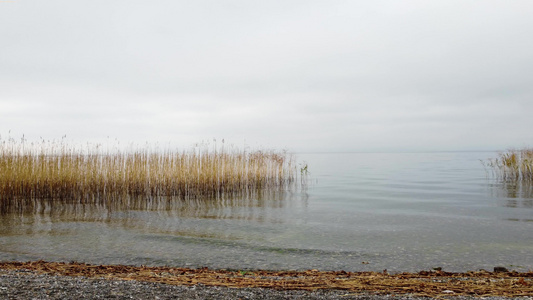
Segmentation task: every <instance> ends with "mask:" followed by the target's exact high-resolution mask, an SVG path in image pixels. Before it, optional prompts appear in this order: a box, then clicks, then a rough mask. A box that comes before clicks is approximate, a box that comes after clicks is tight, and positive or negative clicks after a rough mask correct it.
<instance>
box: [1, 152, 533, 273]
mask: <svg viewBox="0 0 533 300" xmlns="http://www.w3.org/2000/svg"><path fill="white" fill-rule="evenodd" d="M496 155H497V154H496V153H494V152H442V153H312V154H311V153H302V154H297V156H296V157H297V159H298V161H301V162H305V163H307V164H308V166H309V167H308V170H309V172H310V176H309V182H308V186H307V188H304V189H302V188H296V189H294V190H290V191H272V192H266V193H264V194H261V195H257V196H256V197H253V198H248V199H221V200H219V201H214V200H211V199H204V200H195V201H192V200H191V201H173V200H167V201H160V202H157V201H154V203H152V204H151V205H146V207H130V208H125V207H108V206H106V205H88V204H86V205H82V204H75V203H73V204H67V205H60V206H59V207H58V204H54V203H53V202H52V203H43V204H39V205H38V207H37V208H36V209H34V211H31V212H26V213H6V214H3V215H0V222H1V227H0V260H21V261H26V260H38V259H43V260H48V261H78V262H87V263H95V264H134V265H141V264H143V265H151V266H152V265H170V266H179V267H204V266H206V267H210V268H230V269H239V270H241V269H298V270H300V269H319V270H346V271H369V270H372V271H382V270H384V269H387V270H388V271H391V272H400V271H411V272H412V271H420V270H429V269H432V268H435V267H441V268H443V270H446V271H456V272H458V271H469V270H479V269H486V270H492V268H493V267H494V266H504V267H506V268H509V269H515V270H518V271H528V270H532V269H533V188H532V187H531V185H528V184H510V183H504V182H500V181H498V180H496V179H494V178H492V177H491V176H490V172H487V171H489V170H485V168H484V167H483V165H482V164H481V162H480V160H484V159H487V158H490V157H496Z"/></svg>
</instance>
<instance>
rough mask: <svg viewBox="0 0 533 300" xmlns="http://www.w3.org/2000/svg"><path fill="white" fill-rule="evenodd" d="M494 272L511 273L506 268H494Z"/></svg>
mask: <svg viewBox="0 0 533 300" xmlns="http://www.w3.org/2000/svg"><path fill="white" fill-rule="evenodd" d="M494 272H496V273H503V272H509V270H507V268H505V267H494Z"/></svg>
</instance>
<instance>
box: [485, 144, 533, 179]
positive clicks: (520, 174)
mask: <svg viewBox="0 0 533 300" xmlns="http://www.w3.org/2000/svg"><path fill="white" fill-rule="evenodd" d="M484 164H485V166H487V167H489V168H490V169H491V170H492V172H493V175H495V176H496V177H498V178H499V179H502V180H503V181H506V182H525V181H528V182H533V148H524V149H520V150H516V149H510V150H508V151H507V152H504V153H500V154H499V155H498V158H494V159H489V160H488V161H486V162H484Z"/></svg>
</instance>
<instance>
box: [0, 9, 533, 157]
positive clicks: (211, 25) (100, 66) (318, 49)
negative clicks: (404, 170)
mask: <svg viewBox="0 0 533 300" xmlns="http://www.w3.org/2000/svg"><path fill="white" fill-rule="evenodd" d="M0 134H1V137H2V139H4V140H5V138H6V137H8V136H11V137H15V138H20V137H21V136H22V135H23V134H24V135H25V137H26V138H27V139H29V140H38V139H39V137H43V138H45V139H61V137H62V136H63V135H67V139H68V140H71V141H76V142H84V141H91V142H95V141H106V140H107V139H108V137H109V138H110V139H113V140H114V139H118V140H119V141H121V143H131V142H133V143H140V144H142V143H144V142H149V143H153V142H159V143H161V144H164V145H167V144H170V145H172V146H173V147H174V146H175V147H190V146H191V145H192V144H194V143H196V142H201V141H205V140H212V139H213V138H215V139H217V140H219V141H220V140H221V139H225V141H226V143H231V144H235V145H244V144H246V145H248V146H251V147H264V148H274V149H282V148H286V149H289V150H291V151H436V150H447V151H450V150H505V149H506V148H508V147H522V146H533V1H531V0H524V1H509V0H501V1H493V0H479V1H468V0H458V1H450V0H442V1H428V0H420V1H397V0H390V1H379V0H372V1H355V0H351V1H335V0H327V1H325V0H324V1H314V0H301V1H290V0H283V1H273V0H268V1H252V0H242V1H223V0H212V1H203V0H189V1H177V0H168V1H167V0H155V1H147V0H142V1H136V0H125V1H120V0H113V1H108V0H105V1H103V0H101V1H100V0H90V1H85V0H77V1H72V0H65V1H56V0H11V1H0Z"/></svg>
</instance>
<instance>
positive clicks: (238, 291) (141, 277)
mask: <svg viewBox="0 0 533 300" xmlns="http://www.w3.org/2000/svg"><path fill="white" fill-rule="evenodd" d="M248 273H249V274H248ZM532 279H533V273H531V272H529V273H514V272H503V270H502V271H501V272H493V273H492V272H486V271H485V272H478V273H463V274H459V273H456V274H454V273H446V272H440V271H438V272H430V273H428V272H420V273H418V274H415V273H403V274H400V275H388V274H378V273H346V272H343V271H340V272H320V271H317V270H309V271H304V272H296V271H279V272H272V271H255V272H241V271H225V270H209V269H175V268H165V267H144V266H142V267H135V266H121V265H116V266H105V265H88V264H80V263H75V262H71V263H53V262H44V261H36V262H27V263H22V262H0V299H428V298H439V299H479V298H480V296H482V297H481V298H482V299H528V300H533V284H532V283H533V281H532ZM350 284H351V285H350ZM291 287H292V288H291ZM339 287H341V288H344V289H339ZM410 291H415V292H410ZM454 293H455V295H454ZM475 295H477V296H478V298H476V297H474V296H475ZM495 295H502V296H495ZM505 296H507V297H505ZM518 296H521V297H518Z"/></svg>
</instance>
